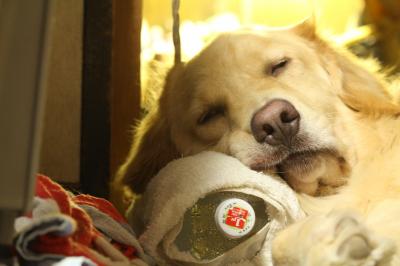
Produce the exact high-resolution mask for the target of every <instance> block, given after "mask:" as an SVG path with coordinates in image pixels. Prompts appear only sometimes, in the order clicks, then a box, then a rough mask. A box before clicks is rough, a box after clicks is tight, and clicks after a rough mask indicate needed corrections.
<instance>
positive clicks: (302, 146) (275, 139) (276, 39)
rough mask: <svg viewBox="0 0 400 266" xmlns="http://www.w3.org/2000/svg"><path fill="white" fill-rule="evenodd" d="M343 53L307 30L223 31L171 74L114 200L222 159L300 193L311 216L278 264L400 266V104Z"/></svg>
mask: <svg viewBox="0 0 400 266" xmlns="http://www.w3.org/2000/svg"><path fill="white" fill-rule="evenodd" d="M338 50H339V49H337V48H333V47H332V46H331V45H329V44H328V43H327V42H326V41H324V40H323V39H321V38H320V37H319V36H318V35H317V34H316V33H315V29H314V27H313V26H312V25H310V23H308V22H307V21H306V22H304V23H301V24H299V25H297V26H295V27H291V28H287V29H282V30H274V31H265V32H262V31H259V32H245V31H244V32H237V33H230V34H224V35H222V36H220V37H218V38H217V39H216V40H214V41H213V42H212V43H211V44H210V45H209V46H208V47H206V48H205V49H204V50H203V51H202V52H201V53H200V54H199V55H198V56H196V57H195V58H193V59H192V60H191V61H189V62H188V63H185V64H183V63H182V64H178V65H175V66H174V67H173V69H172V70H171V71H170V73H169V75H168V77H167V79H166V83H165V87H164V90H163V93H162V95H161V96H160V98H159V102H158V105H157V106H156V108H154V110H152V111H151V112H150V113H149V114H148V115H147V116H146V117H145V118H144V119H143V120H142V121H141V123H140V125H139V126H138V128H137V131H136V135H135V138H134V141H133V147H132V149H131V152H130V155H129V157H128V158H127V160H126V162H125V163H124V164H123V165H122V166H121V168H120V169H119V172H118V173H117V176H116V178H115V180H114V182H113V184H112V200H113V201H114V202H119V203H121V198H122V195H123V190H124V188H126V187H129V188H130V189H132V190H133V191H134V192H136V193H141V192H143V191H144V189H145V188H146V184H147V183H148V182H149V180H150V179H151V178H152V176H154V175H155V174H156V173H157V172H158V171H159V170H160V169H161V168H162V167H164V166H165V165H166V164H167V163H168V162H170V161H171V160H174V159H177V158H180V157H182V156H187V155H193V154H196V153H198V152H201V151H204V150H213V151H218V152H222V153H226V154H228V155H231V156H234V157H236V158H237V159H239V160H240V161H241V162H243V164H245V165H247V166H248V167H249V168H251V169H254V170H257V171H264V172H266V173H270V174H271V173H272V174H279V175H280V176H281V177H282V178H283V179H284V180H286V181H287V183H288V184H289V185H290V186H291V187H292V188H293V189H294V190H296V191H297V192H298V193H299V199H300V202H301V204H302V206H303V208H304V210H305V211H306V212H307V213H308V214H309V217H308V218H307V219H305V220H304V221H301V222H299V223H296V224H294V225H292V226H290V227H288V228H287V229H285V230H283V231H282V232H281V233H280V234H278V236H277V238H276V239H275V241H274V247H273V255H274V259H275V262H276V265H400V262H399V261H397V262H396V259H397V255H396V252H397V249H396V245H397V246H398V247H400V170H399V166H398V163H399V162H400V118H399V117H400V107H399V104H398V102H396V100H395V98H394V97H392V96H391V94H390V93H389V92H388V88H389V85H388V84H387V82H386V81H385V80H384V78H383V76H380V75H379V74H377V73H374V72H372V71H369V70H367V69H366V68H364V67H363V65H362V64H361V63H360V62H359V61H358V60H357V59H355V58H353V57H352V56H351V55H349V54H347V53H346V52H344V51H338ZM304 193H305V194H308V195H311V196H305V194H304ZM326 195H329V196H326ZM317 196H323V197H317ZM119 206H121V205H119ZM336 209H349V210H350V211H349V212H343V211H339V210H336ZM332 210H336V211H333V212H332ZM355 213H358V215H359V216H357V215H356V214H355Z"/></svg>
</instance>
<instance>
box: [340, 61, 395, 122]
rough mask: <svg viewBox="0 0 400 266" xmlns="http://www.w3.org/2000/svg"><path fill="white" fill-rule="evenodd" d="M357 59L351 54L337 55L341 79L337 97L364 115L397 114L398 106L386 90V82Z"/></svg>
mask: <svg viewBox="0 0 400 266" xmlns="http://www.w3.org/2000/svg"><path fill="white" fill-rule="evenodd" d="M357 61H358V60H351V56H350V57H348V56H342V55H338V56H337V64H338V66H339V69H340V72H341V81H342V82H341V86H340V87H341V88H340V90H339V97H340V99H341V100H342V102H343V103H344V104H345V105H346V106H348V107H349V108H351V109H352V110H354V111H356V112H360V113H362V114H365V115H399V114H400V108H399V106H398V105H397V104H395V103H394V99H393V97H392V96H391V95H390V94H389V92H388V91H387V89H386V88H387V87H388V86H387V84H386V82H385V81H384V80H383V79H382V78H381V77H379V75H378V74H375V73H374V72H373V71H368V70H366V69H365V66H364V65H363V66H361V64H360V63H359V62H357Z"/></svg>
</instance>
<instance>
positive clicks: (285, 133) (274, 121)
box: [251, 99, 300, 147]
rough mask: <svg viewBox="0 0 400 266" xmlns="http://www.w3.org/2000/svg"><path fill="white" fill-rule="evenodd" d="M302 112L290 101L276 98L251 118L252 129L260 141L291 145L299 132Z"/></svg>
mask: <svg viewBox="0 0 400 266" xmlns="http://www.w3.org/2000/svg"><path fill="white" fill-rule="evenodd" d="M299 125H300V114H299V112H298V111H297V110H296V108H295V107H294V106H293V105H292V104H291V103H290V102H288V101H286V100H281V99H275V100H272V101H270V102H268V103H267V104H266V105H264V106H263V107H262V108H261V109H259V110H258V111H257V112H256V113H255V114H254V115H253V118H252V119H251V131H252V132H253V135H254V138H255V139H256V140H257V141H258V142H260V143H261V142H266V143H268V144H270V145H273V146H275V145H280V144H283V145H286V146H288V147H289V146H290V145H291V142H292V139H293V137H294V136H295V135H296V134H297V133H298V132H299Z"/></svg>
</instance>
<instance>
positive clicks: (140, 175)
mask: <svg viewBox="0 0 400 266" xmlns="http://www.w3.org/2000/svg"><path fill="white" fill-rule="evenodd" d="M181 68H182V66H175V67H174V68H173V69H172V70H171V71H170V72H169V73H168V75H167V78H166V82H165V86H164V90H163V93H162V95H161V96H160V98H159V100H158V105H157V106H155V108H154V109H153V110H151V111H150V112H149V113H148V114H147V115H146V116H145V117H144V119H142V120H141V121H140V123H139V124H138V126H137V127H136V128H135V130H134V137H133V145H132V147H131V150H130V152H129V155H128V158H127V159H126V161H125V162H124V164H123V165H122V166H121V167H120V168H119V169H118V172H117V174H116V176H115V178H114V180H113V181H112V184H111V192H112V193H111V198H112V201H113V202H114V203H115V204H119V202H120V201H121V199H122V198H123V195H120V194H121V193H122V187H124V186H125V187H126V186H127V187H129V188H130V189H131V190H132V191H133V192H135V193H143V192H144V190H145V189H146V186H147V184H148V183H149V182H150V180H151V178H152V177H153V176H154V175H156V174H157V173H158V171H159V170H160V169H161V168H163V167H164V166H165V165H166V164H167V163H169V162H170V161H172V160H173V159H176V158H178V156H179V154H178V152H177V150H176V148H175V145H174V143H173V142H172V140H171V136H170V127H169V122H168V118H167V116H166V114H165V112H166V111H165V108H166V104H165V101H166V98H167V95H166V94H167V93H168V90H169V89H170V87H171V86H174V81H175V79H176V78H178V76H179V73H180V72H181ZM119 205H121V204H119Z"/></svg>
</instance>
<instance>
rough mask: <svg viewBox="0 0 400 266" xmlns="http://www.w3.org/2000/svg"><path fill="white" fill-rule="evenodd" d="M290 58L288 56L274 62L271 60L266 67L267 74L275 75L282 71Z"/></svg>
mask: <svg viewBox="0 0 400 266" xmlns="http://www.w3.org/2000/svg"><path fill="white" fill-rule="evenodd" d="M289 62H290V59H289V58H286V57H285V58H282V59H280V60H278V61H276V62H273V63H272V64H270V65H269V66H268V67H267V74H269V75H271V76H273V77H276V76H278V75H279V74H281V73H282V71H283V70H284V69H285V68H286V66H287V65H288V64H289Z"/></svg>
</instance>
